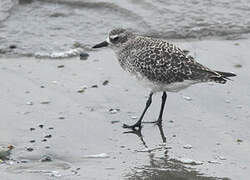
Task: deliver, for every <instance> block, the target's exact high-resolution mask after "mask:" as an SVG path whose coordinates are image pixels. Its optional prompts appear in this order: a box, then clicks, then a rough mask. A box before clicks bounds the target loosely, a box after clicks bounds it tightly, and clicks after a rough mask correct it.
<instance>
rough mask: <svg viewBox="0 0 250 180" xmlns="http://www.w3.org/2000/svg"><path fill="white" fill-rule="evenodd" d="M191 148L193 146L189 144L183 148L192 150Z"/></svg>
mask: <svg viewBox="0 0 250 180" xmlns="http://www.w3.org/2000/svg"><path fill="white" fill-rule="evenodd" d="M192 147H193V146H192V145H190V144H186V145H184V146H183V148H184V149H192Z"/></svg>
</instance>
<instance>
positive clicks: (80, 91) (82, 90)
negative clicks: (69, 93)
mask: <svg viewBox="0 0 250 180" xmlns="http://www.w3.org/2000/svg"><path fill="white" fill-rule="evenodd" d="M84 91H85V89H83V88H82V89H79V90H78V91H77V92H78V93H83V92H84Z"/></svg>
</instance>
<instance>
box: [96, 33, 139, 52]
mask: <svg viewBox="0 0 250 180" xmlns="http://www.w3.org/2000/svg"><path fill="white" fill-rule="evenodd" d="M134 37H135V35H134V34H133V33H132V32H131V31H129V30H126V29H123V28H116V29H113V30H112V31H110V32H109V35H108V37H107V39H106V40H105V41H103V42H101V43H99V44H96V45H95V46H93V48H101V47H106V46H110V47H112V48H119V47H122V46H124V45H125V44H126V43H127V42H128V41H130V40H132V39H133V38H134Z"/></svg>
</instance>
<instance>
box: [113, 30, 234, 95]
mask: <svg viewBox="0 0 250 180" xmlns="http://www.w3.org/2000/svg"><path fill="white" fill-rule="evenodd" d="M112 37H116V38H117V37H119V38H120V39H117V40H116V41H117V42H115V40H114V39H113V40H112ZM109 41H110V42H111V44H112V45H113V47H114V50H115V52H116V55H117V58H118V61H119V63H120V65H121V67H122V68H123V69H124V70H126V71H128V72H130V73H131V74H133V75H135V76H136V78H137V79H138V80H145V79H146V80H148V81H149V82H150V81H151V82H152V83H153V84H155V85H158V86H162V87H163V85H165V86H166V85H170V84H173V83H179V84H180V83H181V82H184V81H189V82H190V83H189V84H190V85H191V84H195V83H199V82H209V81H214V82H218V83H223V84H224V83H225V82H226V76H224V75H223V74H220V73H219V72H216V71H213V70H211V69H209V68H207V67H205V66H203V65H201V64H199V63H198V62H196V61H195V60H194V58H193V57H191V56H188V55H187V54H186V53H185V52H184V51H182V50H181V49H180V48H178V47H176V46H175V45H173V44H171V43H169V42H166V41H163V40H160V39H153V38H149V37H144V36H137V35H135V34H134V33H132V32H130V31H127V30H125V29H120V28H119V29H114V30H112V31H111V32H110V33H109ZM232 75H233V74H232ZM183 88H185V87H183ZM161 89H162V88H160V90H161ZM179 89H182V88H177V89H176V91H178V90H179ZM162 90H164V88H163V89H162ZM166 90H167V91H168V89H167V88H166ZM156 91H157V90H156ZM170 91H171V90H170Z"/></svg>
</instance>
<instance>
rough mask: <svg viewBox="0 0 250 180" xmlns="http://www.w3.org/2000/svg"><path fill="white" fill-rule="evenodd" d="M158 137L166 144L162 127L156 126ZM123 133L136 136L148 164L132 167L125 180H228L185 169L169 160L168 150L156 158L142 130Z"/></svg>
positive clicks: (181, 164)
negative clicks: (146, 153)
mask: <svg viewBox="0 0 250 180" xmlns="http://www.w3.org/2000/svg"><path fill="white" fill-rule="evenodd" d="M157 126H158V129H159V132H160V137H161V140H162V142H163V143H166V136H165V134H164V131H163V127H162V125H157ZM124 133H131V134H135V135H137V136H138V137H139V138H140V140H141V142H142V144H143V146H144V147H145V148H146V149H148V150H147V151H143V152H148V157H149V163H148V164H146V165H142V166H139V167H132V168H131V169H132V171H131V173H128V174H127V175H126V178H127V179H130V180H142V179H143V180H151V179H157V180H161V179H162V180H163V179H164V180H194V179H195V180H229V179H228V178H218V177H208V176H204V175H203V174H202V173H200V172H198V171H197V170H196V169H195V166H194V167H193V168H190V166H189V167H187V166H186V165H185V164H183V163H181V162H180V161H178V160H176V159H171V158H170V157H169V156H168V149H165V150H164V151H163V155H162V156H160V157H159V153H158V155H157V156H156V155H155V153H152V152H153V151H154V150H155V149H150V148H148V145H147V144H146V142H145V140H144V138H143V135H142V129H139V130H136V131H135V130H133V131H127V132H124Z"/></svg>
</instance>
